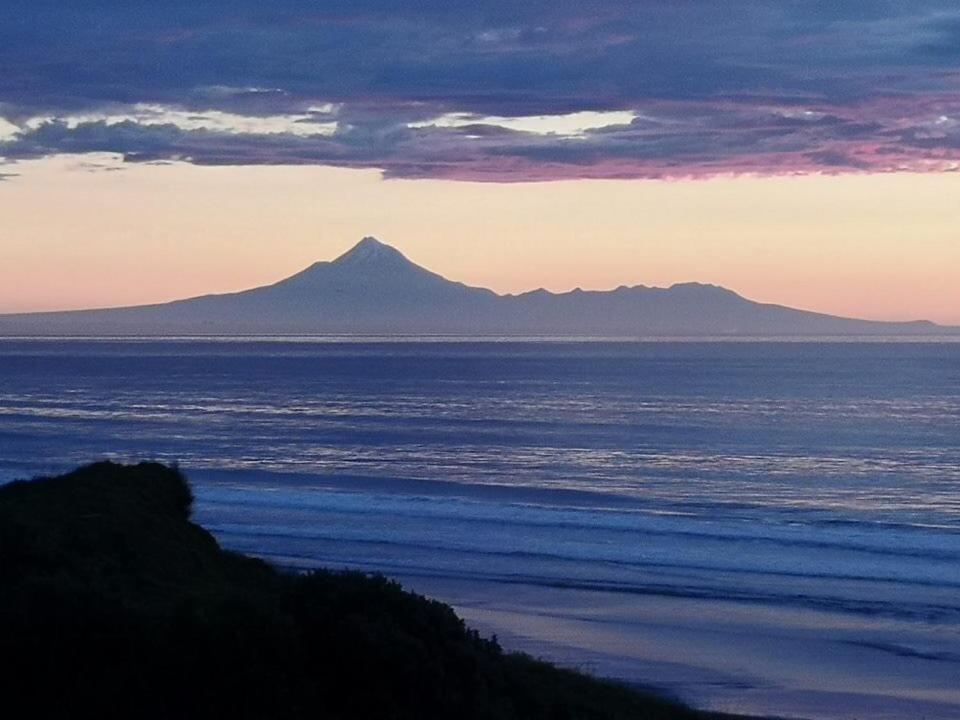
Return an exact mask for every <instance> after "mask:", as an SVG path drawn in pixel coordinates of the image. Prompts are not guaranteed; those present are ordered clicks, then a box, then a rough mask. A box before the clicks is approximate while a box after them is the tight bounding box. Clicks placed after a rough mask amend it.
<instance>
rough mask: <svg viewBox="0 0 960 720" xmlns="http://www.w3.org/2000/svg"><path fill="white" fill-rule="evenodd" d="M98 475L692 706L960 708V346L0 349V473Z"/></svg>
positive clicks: (832, 712) (888, 342)
mask: <svg viewBox="0 0 960 720" xmlns="http://www.w3.org/2000/svg"><path fill="white" fill-rule="evenodd" d="M105 458H109V459H114V460H121V461H134V460H159V461H163V462H176V463H179V465H180V467H181V468H182V469H183V470H184V472H185V473H186V474H187V476H188V477H189V479H190V480H191V482H192V484H193V487H194V492H195V495H196V505H195V518H196V519H197V520H198V521H199V522H200V523H201V524H203V525H204V526H205V527H207V528H208V529H209V530H211V531H212V532H213V533H214V534H215V535H216V536H217V538H218V539H219V540H220V541H221V543H222V544H223V545H225V546H226V547H229V548H233V549H236V550H240V551H243V552H247V553H251V554H255V555H259V556H262V557H264V558H267V559H269V560H271V561H273V562H275V563H277V564H280V565H283V566H286V567H292V568H312V567H346V568H356V569H360V570H364V571H371V572H372V571H376V572H382V573H385V574H387V575H389V576H391V577H395V578H397V579H399V580H400V581H401V582H403V583H404V585H405V586H407V587H409V588H411V589H414V590H416V591H418V592H422V593H424V594H428V595H431V596H434V597H437V598H439V599H442V600H444V601H447V602H450V603H451V604H453V605H454V606H455V607H456V608H457V610H458V612H460V614H461V615H462V616H463V617H464V618H466V619H467V621H468V622H470V623H471V624H472V625H474V626H475V627H477V628H478V629H480V630H481V631H482V632H484V633H485V634H493V633H495V634H497V636H498V638H499V640H500V642H501V643H502V644H504V645H505V646H507V647H509V648H516V649H523V650H526V651H528V652H531V653H533V654H535V655H539V656H542V657H544V658H547V659H551V660H554V661H557V662H560V663H563V664H566V665H570V666H574V667H578V668H581V669H584V670H586V671H588V672H593V673H596V674H600V675H604V676H609V677H614V678H616V679H619V680H622V681H624V682H629V683H635V684H641V685H645V686H652V687H656V688H658V689H660V690H662V691H664V692H668V693H670V694H673V695H676V696H679V697H681V698H683V699H685V700H688V701H690V702H692V703H694V704H697V705H699V706H703V707H710V708H715V709H722V710H731V711H740V712H748V713H758V714H759V713H770V714H777V715H780V716H789V717H808V718H838V719H839V718H857V717H860V718H862V717H866V716H869V717H872V718H905V717H911V718H912V717H926V718H931V719H932V718H956V717H960V343H956V342H946V341H933V340H931V341H929V342H920V341H917V340H916V339H913V340H910V341H898V340H896V339H892V338H891V339H880V340H871V341H869V342H841V341H837V340H829V339H824V340H819V341H803V342H786V341H784V342H767V341H749V340H744V341H715V342H671V341H656V342H653V341H651V342H627V341H620V342H617V341H603V340H592V341H582V342H570V341H564V340H561V339H549V338H541V339H535V340H534V339H532V340H525V341H518V340H510V339H490V340H485V341H465V340H456V339H446V340H437V339H408V340H404V341H395V340H394V341H390V340H386V339H376V338H369V339H363V340H347V339H343V338H258V339H242V338H215V339H203V340H198V339H190V338H167V339H160V340H158V339H0V481H6V480H11V479H14V478H25V477H30V476H34V475H40V474H51V473H58V472H61V471H64V470H67V469H70V468H72V467H74V466H76V465H78V464H80V463H85V462H89V461H92V460H98V459H105Z"/></svg>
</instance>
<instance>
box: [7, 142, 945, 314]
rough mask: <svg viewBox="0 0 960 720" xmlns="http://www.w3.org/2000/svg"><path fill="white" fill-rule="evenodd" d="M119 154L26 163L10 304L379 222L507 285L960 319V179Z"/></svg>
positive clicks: (11, 225)
mask: <svg viewBox="0 0 960 720" xmlns="http://www.w3.org/2000/svg"><path fill="white" fill-rule="evenodd" d="M97 163H100V164H101V165H102V167H100V168H99V169H91V167H90V166H91V164H97ZM116 167H118V161H117V160H115V159H112V158H91V157H57V158H48V159H46V160H41V161H32V162H26V163H20V164H18V165H14V166H6V168H5V171H7V172H10V171H11V170H10V168H12V172H15V173H19V176H18V177H14V178H12V179H10V180H8V181H5V182H0V250H2V253H0V258H2V262H0V312H25V311H33V310H55V309H74V308H84V307H108V306H118V305H131V304H142V303H150V302H162V301H167V300H173V299H177V298H183V297H190V296H194V295H200V294H205V293H211V292H228V291H233V290H241V289H245V288H248V287H253V286H257V285H263V284H268V283H271V282H275V281H277V280H279V279H282V278H283V277H286V276H288V275H291V274H293V273H294V272H296V271H298V270H300V269H302V268H303V267H305V266H306V265H309V264H310V263H312V262H315V261H316V260H328V259H333V258H334V257H335V256H337V255H339V254H340V253H341V252H343V251H345V250H347V249H348V248H349V247H350V246H351V245H353V244H354V243H356V242H357V241H358V240H359V239H360V238H361V237H362V236H364V235H374V236H376V237H378V238H379V239H381V240H382V241H384V242H387V243H389V244H391V245H394V246H395V247H397V248H398V249H399V250H401V251H402V252H403V253H405V254H406V255H407V256H408V257H409V258H410V259H411V260H413V261H414V262H417V263H419V264H421V265H424V266H425V267H427V268H429V269H431V270H434V271H435V272H438V273H440V274H442V275H444V276H446V277H448V278H450V279H453V280H460V281H462V282H465V283H467V284H471V285H480V286H484V287H489V288H492V289H494V290H496V291H498V292H522V291H525V290H531V289H535V288H537V287H541V286H542V287H546V288H547V289H549V290H554V291H565V290H570V289H572V288H574V287H577V286H580V287H583V288H585V289H609V288H613V287H616V286H618V285H637V284H645V285H659V286H666V285H671V284H673V283H675V282H684V281H690V280H696V281H700V282H710V283H715V284H718V285H723V286H725V287H728V288H730V289H732V290H735V291H736V292H739V293H740V294H742V295H744V296H746V297H749V298H751V299H753V300H758V301H764V302H775V303H780V304H784V305H790V306H793V307H799V308H804V309H810V310H817V311H821V312H828V313H832V314H837V315H846V316H853V317H863V318H871V319H887V320H904V319H917V318H926V319H930V320H934V321H937V322H941V323H946V324H960V202H957V198H958V197H960V174H928V175H918V174H889V175H846V176H830V177H827V176H805V177H775V178H770V177H766V178H757V177H740V178H715V179H712V180H689V181H686V180H684V181H680V180H676V181H636V180H632V181H619V180H578V181H564V182H552V183H524V184H510V185H498V184H482V183H466V182H452V181H442V180H387V181H385V180H382V179H381V178H380V176H379V173H378V172H376V171H370V170H345V169H335V168H327V167H195V166H191V165H187V164H167V165H122V169H119V170H117V169H115V168H116Z"/></svg>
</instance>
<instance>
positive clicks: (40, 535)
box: [0, 463, 729, 720]
mask: <svg viewBox="0 0 960 720" xmlns="http://www.w3.org/2000/svg"><path fill="white" fill-rule="evenodd" d="M191 504H192V495H191V491H190V488H189V486H188V484H187V482H186V480H185V479H184V477H183V475H182V474H181V473H180V472H179V471H178V470H176V469H173V468H168V467H165V466H163V465H159V464H148V463H144V464H140V465H133V466H124V465H116V464H112V463H98V464H94V465H88V466H85V467H82V468H80V469H78V470H76V471H74V472H71V473H69V474H67V475H63V476H59V477H51V478H40V479H36V480H32V481H18V482H15V483H11V484H8V485H6V486H4V487H2V488H0V658H3V662H2V672H0V693H2V698H3V705H4V707H5V708H7V709H11V708H17V707H20V708H29V715H30V716H31V717H38V718H46V717H62V718H77V717H101V718H107V717H124V718H174V717H176V718H230V719H231V720H234V719H236V718H342V719H345V720H346V719H348V718H378V719H389V718H396V719H401V718H409V719H410V720H428V719H430V718H437V719H439V718H444V719H450V720H454V719H456V720H468V719H470V718H489V719H491V720H493V719H499V718H504V719H506V718H515V719H517V720H520V719H523V720H536V719H538V718H556V719H561V718H567V719H570V720H573V719H575V718H596V719H598V720H599V719H601V718H623V719H626V718H645V719H648V720H656V719H661V718H662V719H666V718H677V719H687V720H697V719H699V720H706V719H707V718H719V717H721V716H719V715H713V714H709V713H701V712H697V711H694V710H691V709H689V708H686V707H683V706H681V705H679V704H677V703H674V702H672V701H669V700H664V699H660V698H657V697H655V696H652V695H648V694H643V693H639V692H635V691H633V690H630V689H628V688H624V687H621V686H618V685H615V684H612V683H607V682H603V681H600V680H596V679H593V678H590V677H587V676H585V675H582V674H579V673H576V672H572V671H568V670H562V669H558V668H556V667H553V666H551V665H549V664H547V663H544V662H540V661H537V660H535V659H532V658H530V657H528V656H525V655H521V654H515V653H508V652H505V651H503V650H502V649H501V648H500V646H499V645H498V644H497V643H496V641H495V640H487V639H484V638H481V637H479V636H478V634H477V633H476V632H473V631H471V630H470V629H469V628H467V627H466V626H465V625H464V623H463V621H462V620H460V619H459V618H458V617H457V616H456V615H455V613H454V612H453V610H452V609H451V608H450V607H448V606H446V605H444V604H442V603H439V602H436V601H432V600H428V599H426V598H423V597H420V596H417V595H414V594H411V593H408V592H405V591H403V590H402V589H401V587H400V586H399V585H398V584H396V583H394V582H391V581H389V580H387V579H385V578H382V577H370V576H365V575H361V574H359V573H344V572H314V573H310V574H289V573H283V572H280V571H278V570H276V569H274V568H272V567H271V566H269V565H267V564H266V563H264V562H262V561H260V560H256V559H252V558H248V557H244V556H241V555H238V554H235V553H231V552H227V551H224V550H222V549H221V548H220V547H219V545H218V544H217V542H216V540H214V538H213V537H212V536H211V535H210V534H209V533H208V532H207V531H205V530H204V529H203V528H201V527H200V526H198V525H196V524H194V523H192V522H191V521H190V513H191ZM728 717H729V716H728Z"/></svg>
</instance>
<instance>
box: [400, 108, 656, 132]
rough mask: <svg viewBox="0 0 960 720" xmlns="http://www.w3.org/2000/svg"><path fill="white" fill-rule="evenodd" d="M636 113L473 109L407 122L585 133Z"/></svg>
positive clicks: (629, 119) (627, 120) (414, 125)
mask: <svg viewBox="0 0 960 720" xmlns="http://www.w3.org/2000/svg"><path fill="white" fill-rule="evenodd" d="M636 117H637V115H636V113H634V112H633V111H632V110H613V111H606V112H596V111H592V110H584V111H581V112H575V113H567V114H564V115H527V116H519V117H490V116H488V117H484V116H481V115H476V114H473V113H445V114H444V115H441V116H439V117H436V118H433V119H431V120H419V121H417V122H411V123H407V127H408V128H417V129H419V128H473V129H477V128H482V127H483V126H492V127H497V128H504V129H506V130H515V131H517V132H526V133H534V134H536V135H556V136H562V137H583V136H584V133H586V132H587V131H588V130H597V129H599V128H605V127H611V126H617V125H629V124H630V123H632V122H633V120H634V118H636Z"/></svg>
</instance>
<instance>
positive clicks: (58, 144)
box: [0, 0, 960, 182]
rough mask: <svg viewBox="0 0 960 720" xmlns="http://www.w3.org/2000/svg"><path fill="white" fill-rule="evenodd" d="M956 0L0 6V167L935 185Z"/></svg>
mask: <svg viewBox="0 0 960 720" xmlns="http://www.w3.org/2000/svg"><path fill="white" fill-rule="evenodd" d="M957 37H960V10H958V9H957V7H956V5H955V3H953V2H952V1H950V0H916V1H915V2H912V3H909V4H908V3H892V2H886V1H883V0H858V1H857V2H852V1H850V2H848V1H845V0H834V1H832V2H825V1H824V2H821V1H820V0H809V1H805V2H797V3H770V2H765V1H762V0H744V1H743V2H737V3H730V2H722V1H721V0H697V1H696V2H695V1H694V0H680V1H678V2H673V3H654V2H632V1H631V2H628V1H627V0H609V2H604V3H601V4H595V3H582V2H572V1H571V0H554V1H552V2H547V1H546V0H528V1H527V2H524V3H516V2H507V1H506V0H491V2H488V3H483V4H482V5H479V6H478V5H477V4H475V3H471V2H467V1H466V0H446V1H445V2H440V1H439V0H436V1H434V0H425V1H424V2H418V3H397V2H388V1H387V0H353V1H351V2H347V1H346V0H327V1H325V2H319V3H318V2H305V1H299V0H278V1H277V2H275V3H269V4H264V3H258V2H253V1H252V0H249V1H248V0H235V1H234V2H230V3H224V2H219V1H218V0H210V1H209V2H205V3H187V2H184V1H183V0H170V1H169V2H165V3H147V2H144V1H143V0H130V1H129V2H127V3H111V2H105V1H104V2H98V1H97V0H91V2H89V3H82V4H81V3H59V2H52V1H51V0H34V1H33V2H30V3H27V2H25V1H23V0H9V2H7V3H4V4H3V5H2V6H0V67H3V68H4V72H3V73H2V74H0V118H3V119H0V155H3V156H5V157H8V158H12V159H17V158H29V157H39V156H43V155H47V154H57V153H65V152H66V153H82V152H115V153H120V154H122V155H123V156H124V157H125V158H126V159H127V160H128V161H146V160H150V161H155V160H163V159H188V160H189V161H191V162H195V163H203V164H225V163H240V164H247V163H249V164H263V163H269V164H306V163H317V164H329V165H339V166H345V167H369V168H380V169H381V170H383V171H384V173H385V174H386V175H387V176H389V177H444V178H454V179H480V180H490V181H496V182H509V181H515V180H530V179H537V180H541V179H555V178H571V177H638V178H643V177H700V176H707V175H712V174H722V173H794V172H803V173H806V172H825V173H836V172H886V171H891V170H899V169H911V170H944V169H952V167H953V166H955V164H956V161H957V160H958V159H960V129H958V126H957V123H956V122H955V121H956V119H958V118H960V101H958V98H960V51H957V50H956V48H957V47H958V45H957V42H956V39H957Z"/></svg>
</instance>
